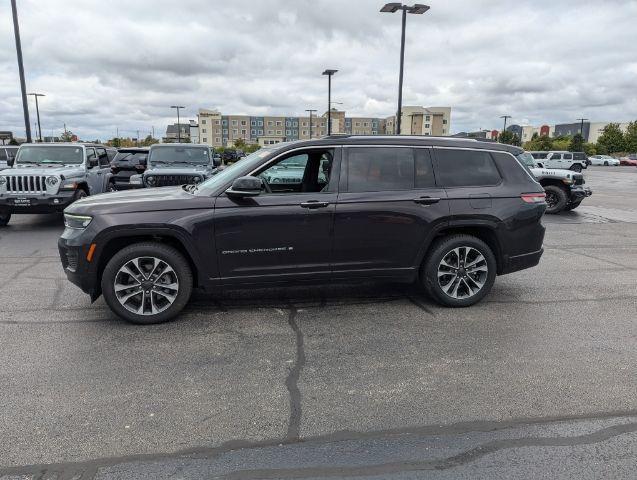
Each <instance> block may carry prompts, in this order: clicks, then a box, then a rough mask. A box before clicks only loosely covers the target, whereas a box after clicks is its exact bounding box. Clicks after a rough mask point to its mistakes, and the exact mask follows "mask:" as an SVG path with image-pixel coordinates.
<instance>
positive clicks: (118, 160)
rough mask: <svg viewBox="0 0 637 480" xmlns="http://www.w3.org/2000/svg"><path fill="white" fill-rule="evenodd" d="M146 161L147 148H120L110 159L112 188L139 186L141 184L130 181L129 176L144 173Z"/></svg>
mask: <svg viewBox="0 0 637 480" xmlns="http://www.w3.org/2000/svg"><path fill="white" fill-rule="evenodd" d="M147 161H148V149H147V148H120V149H119V151H118V152H117V154H116V155H115V158H114V159H113V160H111V172H112V173H113V176H112V177H111V182H112V184H113V189H114V190H126V189H129V188H140V187H141V186H142V185H139V184H138V185H136V184H132V183H130V177H131V176H132V175H135V174H141V173H144V171H145V170H146V164H147Z"/></svg>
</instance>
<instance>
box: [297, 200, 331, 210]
mask: <svg viewBox="0 0 637 480" xmlns="http://www.w3.org/2000/svg"><path fill="white" fill-rule="evenodd" d="M329 204H330V202H319V201H318V200H308V201H307V202H302V203H301V207H303V208H309V209H315V208H325V207H327V206H328V205H329Z"/></svg>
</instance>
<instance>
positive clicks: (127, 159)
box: [113, 152, 148, 165]
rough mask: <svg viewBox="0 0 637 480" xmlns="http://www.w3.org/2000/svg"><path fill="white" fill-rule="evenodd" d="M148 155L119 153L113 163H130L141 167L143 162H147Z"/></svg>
mask: <svg viewBox="0 0 637 480" xmlns="http://www.w3.org/2000/svg"><path fill="white" fill-rule="evenodd" d="M147 157H148V153H146V152H143V153H142V152H118V153H117V155H115V158H114V159H113V163H120V162H124V163H130V164H131V165H140V163H141V161H142V160H146V158H147Z"/></svg>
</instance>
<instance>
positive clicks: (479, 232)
mask: <svg viewBox="0 0 637 480" xmlns="http://www.w3.org/2000/svg"><path fill="white" fill-rule="evenodd" d="M496 231H497V225H495V224H493V223H491V222H482V223H471V224H469V223H463V222H457V223H453V222H452V223H450V224H449V225H447V226H444V227H441V228H439V229H438V230H437V231H436V232H435V234H434V235H433V237H432V238H431V241H430V242H429V244H428V245H427V248H425V249H424V252H423V253H422V254H421V256H420V258H419V259H418V260H419V261H418V264H417V265H418V269H419V270H418V271H419V275H420V274H421V273H420V272H421V268H420V267H421V266H422V264H423V262H424V260H425V259H426V258H427V255H429V252H430V251H431V249H432V248H433V246H434V244H435V243H436V240H438V239H440V238H443V237H447V236H451V235H471V236H473V237H476V238H479V239H480V240H482V241H483V242H484V243H486V244H487V245H488V246H489V248H490V249H491V251H492V252H493V255H494V256H495V260H496V264H497V271H496V272H497V274H498V275H500V273H501V272H502V271H503V269H504V264H505V258H504V253H503V249H502V245H501V244H500V241H499V240H498V236H497V233H496Z"/></svg>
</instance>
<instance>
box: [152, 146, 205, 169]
mask: <svg viewBox="0 0 637 480" xmlns="http://www.w3.org/2000/svg"><path fill="white" fill-rule="evenodd" d="M150 152H151V153H150V162H151V163H153V164H154V163H173V162H180V163H191V164H198V165H204V164H210V158H209V157H208V149H207V148H201V147H158V148H154V149H152V150H151V151H150Z"/></svg>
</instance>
